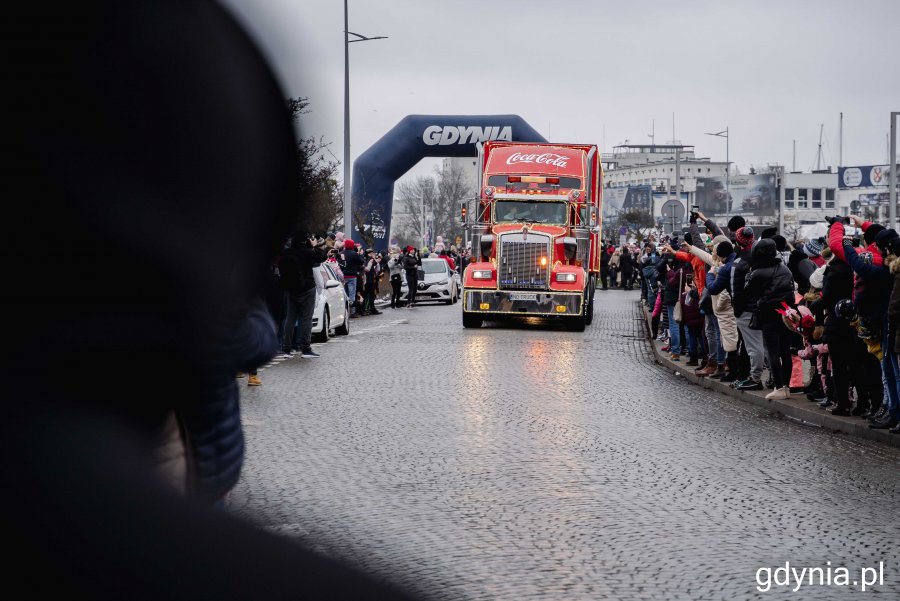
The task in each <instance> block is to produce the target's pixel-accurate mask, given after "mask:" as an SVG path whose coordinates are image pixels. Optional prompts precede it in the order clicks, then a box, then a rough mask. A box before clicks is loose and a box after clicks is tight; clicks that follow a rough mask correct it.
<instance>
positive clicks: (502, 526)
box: [229, 291, 900, 600]
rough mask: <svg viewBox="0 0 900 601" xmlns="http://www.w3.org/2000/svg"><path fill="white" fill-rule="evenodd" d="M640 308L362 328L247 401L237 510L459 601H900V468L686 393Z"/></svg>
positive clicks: (414, 318) (404, 317) (359, 322)
mask: <svg viewBox="0 0 900 601" xmlns="http://www.w3.org/2000/svg"><path fill="white" fill-rule="evenodd" d="M637 295H638V293H637V292H624V291H609V292H599V291H598V294H597V299H596V319H595V322H594V324H593V325H592V326H589V327H588V329H587V331H586V332H584V333H574V332H566V331H564V330H563V329H562V328H561V327H560V326H558V325H556V324H552V323H550V324H537V325H534V324H530V325H496V324H488V325H486V326H485V327H483V328H481V329H478V330H467V329H463V328H462V326H461V318H460V308H459V305H454V306H449V307H448V306H422V307H417V308H415V309H412V310H406V309H397V310H391V309H389V308H388V309H385V310H384V311H385V313H384V314H383V315H381V316H377V317H368V318H361V319H356V320H353V322H352V323H351V326H352V330H351V335H350V336H347V337H339V338H336V339H332V341H331V342H328V343H327V344H324V345H319V346H317V350H318V352H320V353H321V355H322V357H321V358H319V359H306V360H304V359H300V358H292V359H289V360H286V361H282V362H279V363H278V364H276V365H274V366H271V367H269V368H267V369H265V370H263V371H262V372H261V377H262V379H263V382H264V384H263V386H261V387H258V388H247V387H246V386H243V387H242V391H243V393H244V401H243V413H244V424H245V430H246V432H247V439H248V440H247V461H246V465H245V468H244V472H243V477H242V480H241V482H240V483H239V485H238V487H237V488H236V489H235V491H234V492H233V493H232V495H231V498H230V500H229V505H230V508H231V509H232V510H233V511H235V512H237V513H239V514H242V515H245V516H247V517H250V518H251V519H253V520H255V521H256V522H258V523H260V524H261V525H263V526H265V527H266V528H268V529H270V530H272V531H274V532H278V533H281V534H284V535H286V536H291V537H296V538H297V539H298V540H301V541H303V542H304V543H305V544H308V545H311V546H312V547H313V548H315V549H318V550H320V551H322V552H324V553H327V554H329V555H331V556H334V557H340V558H344V559H348V560H350V561H353V562H355V563H357V564H359V565H360V566H361V567H362V568H363V569H365V570H367V571H369V572H371V573H373V574H375V575H378V576H380V577H385V578H390V579H392V580H393V581H395V582H399V583H400V584H401V585H404V586H407V587H409V588H411V589H413V590H421V589H424V590H430V591H433V592H437V593H439V594H440V595H441V596H442V597H443V598H448V599H510V600H512V599H766V598H770V597H773V596H774V597H776V598H785V599H787V598H790V599H845V598H848V597H850V598H862V597H865V596H866V595H869V594H872V593H871V592H867V593H860V591H859V590H858V588H859V587H858V586H853V585H848V586H810V585H805V586H803V587H801V588H800V589H799V590H798V591H797V592H792V590H791V589H793V586H794V585H792V586H791V587H777V586H774V585H773V588H772V590H771V591H769V592H761V591H759V590H758V587H759V586H760V585H759V584H758V582H757V577H758V572H757V571H758V570H759V569H760V568H766V567H768V568H771V569H774V568H777V567H779V566H781V567H783V566H784V564H785V562H786V561H789V562H790V563H791V565H792V566H803V567H807V566H809V567H821V568H823V570H824V569H827V568H828V567H831V568H832V569H834V568H836V567H838V566H845V567H847V568H848V569H850V574H851V578H850V580H851V581H853V580H854V579H855V578H854V577H856V576H857V575H858V572H859V570H861V569H862V568H871V567H875V568H878V567H879V562H884V568H883V573H884V585H881V586H875V587H874V588H875V589H876V590H877V591H878V592H879V593H881V594H880V595H878V596H877V598H880V599H889V598H890V599H895V598H900V550H898V541H900V451H898V450H897V449H892V448H887V447H884V446H881V445H878V444H877V443H871V442H867V441H855V440H852V439H848V438H846V437H840V436H835V435H832V434H829V433H827V432H823V431H821V430H818V429H814V428H809V427H804V426H802V425H798V424H796V423H793V422H791V421H788V420H784V419H780V418H778V417H776V416H773V415H770V414H768V413H767V412H766V411H765V410H764V409H761V408H758V407H755V406H752V405H748V404H745V403H741V402H740V401H736V400H734V399H731V398H728V397H724V396H719V395H717V394H715V393H712V392H709V391H706V390H704V389H702V388H700V387H697V386H694V385H691V384H689V383H687V382H684V381H683V380H679V379H678V378H677V377H675V376H674V375H673V374H672V373H671V372H667V371H665V370H664V369H662V368H661V367H659V366H657V365H656V364H655V363H654V362H653V359H652V354H651V352H650V348H649V346H648V343H647V342H646V341H645V339H644V326H643V322H642V321H641V317H640V315H641V313H640V309H639V306H638V305H637V303H636V300H637V298H638V296H637ZM827 562H830V564H828V563H827ZM762 575H763V576H765V573H763V574H762Z"/></svg>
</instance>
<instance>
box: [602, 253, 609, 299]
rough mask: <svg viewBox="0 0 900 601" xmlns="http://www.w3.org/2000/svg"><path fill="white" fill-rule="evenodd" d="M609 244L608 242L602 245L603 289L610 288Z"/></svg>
mask: <svg viewBox="0 0 900 601" xmlns="http://www.w3.org/2000/svg"><path fill="white" fill-rule="evenodd" d="M608 248H609V246H607V245H606V244H601V245H600V283H601V284H602V285H603V290H609V252H608Z"/></svg>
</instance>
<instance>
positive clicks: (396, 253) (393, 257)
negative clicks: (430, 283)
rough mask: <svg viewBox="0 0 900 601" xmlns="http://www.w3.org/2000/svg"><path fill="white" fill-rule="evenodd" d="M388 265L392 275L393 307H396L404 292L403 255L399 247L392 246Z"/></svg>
mask: <svg viewBox="0 0 900 601" xmlns="http://www.w3.org/2000/svg"><path fill="white" fill-rule="evenodd" d="M387 267H388V273H389V274H390V277H391V309H396V308H397V307H399V306H400V297H401V296H402V294H403V293H402V288H403V276H402V275H401V274H402V273H403V255H401V254H400V249H399V248H397V247H392V248H391V251H390V258H389V259H388V262H387Z"/></svg>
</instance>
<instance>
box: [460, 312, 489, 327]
mask: <svg viewBox="0 0 900 601" xmlns="http://www.w3.org/2000/svg"><path fill="white" fill-rule="evenodd" d="M462 316H463V327H464V328H480V327H481V324H482V322H483V321H484V318H483V317H481V316H480V315H472V314H471V313H466V312H465V311H463V314H462Z"/></svg>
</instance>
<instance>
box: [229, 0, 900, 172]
mask: <svg viewBox="0 0 900 601" xmlns="http://www.w3.org/2000/svg"><path fill="white" fill-rule="evenodd" d="M226 5H228V6H231V7H232V8H233V9H234V10H235V11H236V12H237V13H238V16H239V17H240V18H241V19H242V20H243V21H244V23H245V25H246V26H247V27H248V29H250V31H251V33H253V34H254V35H255V36H256V38H257V40H258V42H259V43H260V45H261V46H262V47H263V50H264V52H266V54H267V55H268V56H269V57H270V59H271V61H272V63H273V66H274V68H275V70H276V72H277V74H278V75H279V77H280V78H281V81H282V85H283V86H284V88H285V92H286V94H287V95H288V96H292V97H296V96H307V97H309V99H310V103H311V109H312V113H311V114H310V115H309V116H308V117H307V118H305V120H304V121H303V134H304V135H316V136H320V135H321V136H324V137H325V138H326V139H327V140H330V141H331V142H332V145H331V149H332V152H333V153H334V154H335V155H336V156H337V157H338V158H339V159H342V158H343V85H344V44H343V29H344V12H343V2H341V0H226ZM349 6H350V9H349V10H350V25H349V29H350V31H353V32H357V33H361V34H363V35H366V36H370V37H371V36H388V37H389V39H387V40H377V41H370V42H360V43H357V44H351V45H350V92H351V100H350V106H351V142H352V150H351V156H352V158H354V159H355V158H356V157H357V156H358V155H359V154H361V153H362V152H364V151H365V150H366V149H367V148H368V147H369V146H371V145H372V144H373V143H374V142H375V141H377V140H378V139H379V138H380V137H381V136H382V135H384V134H385V133H386V132H387V131H389V130H390V129H391V128H392V127H393V126H394V125H395V124H396V123H397V122H398V121H399V120H400V119H402V118H403V117H404V116H406V115H408V114H473V115H474V114H485V115H487V114H506V113H513V114H518V115H520V116H521V117H522V118H524V119H525V120H526V121H527V122H528V123H530V124H531V125H532V126H533V127H534V128H535V129H537V130H538V131H539V132H540V133H542V134H543V135H544V136H545V137H547V138H548V139H549V140H551V141H557V142H580V143H596V144H600V145H601V146H602V150H603V151H604V152H609V151H611V150H612V147H613V146H614V145H616V144H619V143H623V142H625V141H626V140H628V141H630V142H631V143H649V142H650V137H649V135H648V134H650V133H651V124H652V122H653V120H655V123H656V128H655V132H656V138H655V139H656V142H657V143H666V142H668V141H670V140H671V139H672V115H673V113H674V114H675V138H676V139H678V140H681V141H682V142H683V143H685V144H694V145H695V146H696V151H697V155H698V156H703V157H711V158H713V159H714V160H725V140H724V139H723V138H714V137H710V136H706V135H703V134H704V132H716V131H720V130H724V129H725V127H726V126H728V127H729V130H730V134H731V140H730V154H731V160H732V162H734V163H737V165H738V166H739V167H740V168H741V169H742V170H744V171H745V172H746V170H747V169H748V168H749V167H750V166H751V165H754V166H757V167H764V166H765V165H766V164H769V163H779V164H784V165H786V166H787V167H788V168H790V167H791V163H792V141H793V140H796V141H797V169H798V170H804V171H805V170H808V169H809V168H810V167H813V168H814V167H815V159H816V150H817V144H818V138H819V124H821V123H824V124H825V129H824V141H825V144H824V151H823V152H824V160H823V167H824V166H825V165H834V166H836V165H837V161H838V139H839V138H838V120H839V113H840V112H841V111H843V113H844V144H843V156H844V161H843V163H844V164H845V165H868V164H880V163H884V162H885V160H886V156H887V154H886V153H887V150H886V139H885V135H886V133H887V131H888V127H889V113H890V111H891V110H894V111H897V110H900V35H898V34H900V1H898V0H856V1H854V2H849V1H847V0H815V1H813V0H809V1H807V0H755V1H743V2H738V1H722V0H718V1H707V0H678V1H677V2H670V1H650V0H647V1H642V0H619V1H617V2H608V1H602V0H517V1H513V0H440V1H439V0H350V3H349ZM433 164H435V160H429V161H423V162H422V163H420V164H419V165H418V166H417V167H416V168H415V169H414V170H413V172H412V173H422V172H427V171H428V170H429V169H430V168H431V166H432V165H433Z"/></svg>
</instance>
